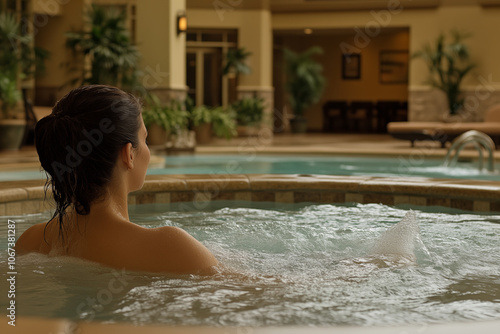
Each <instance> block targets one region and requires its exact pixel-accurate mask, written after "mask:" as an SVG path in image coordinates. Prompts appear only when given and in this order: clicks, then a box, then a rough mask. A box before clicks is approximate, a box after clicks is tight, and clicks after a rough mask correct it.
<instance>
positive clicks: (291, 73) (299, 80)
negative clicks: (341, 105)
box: [284, 47, 325, 133]
mask: <svg viewBox="0 0 500 334" xmlns="http://www.w3.org/2000/svg"><path fill="white" fill-rule="evenodd" d="M321 53H323V50H322V49H321V48H320V47H312V48H310V49H309V50H307V51H305V52H303V53H295V52H293V51H291V50H289V49H285V50H284V56H285V68H286V85H285V87H286V90H287V92H288V94H289V100H290V105H291V107H292V110H293V113H294V117H293V118H292V119H291V120H290V125H291V128H292V131H293V132H297V133H300V132H305V131H306V130H307V120H306V118H305V117H304V111H305V110H306V109H307V108H308V107H309V106H311V105H312V104H313V103H316V102H318V101H319V99H320V98H321V95H322V94H323V88H324V85H325V78H324V76H323V74H322V71H323V67H322V66H321V64H319V63H318V62H316V61H315V60H314V59H312V56H313V55H315V54H321Z"/></svg>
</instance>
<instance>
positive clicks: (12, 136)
mask: <svg viewBox="0 0 500 334" xmlns="http://www.w3.org/2000/svg"><path fill="white" fill-rule="evenodd" d="M25 129H26V121H25V120H24V119H3V120H0V150H18V149H19V148H20V147H21V144H22V143H23V138H24V131H25Z"/></svg>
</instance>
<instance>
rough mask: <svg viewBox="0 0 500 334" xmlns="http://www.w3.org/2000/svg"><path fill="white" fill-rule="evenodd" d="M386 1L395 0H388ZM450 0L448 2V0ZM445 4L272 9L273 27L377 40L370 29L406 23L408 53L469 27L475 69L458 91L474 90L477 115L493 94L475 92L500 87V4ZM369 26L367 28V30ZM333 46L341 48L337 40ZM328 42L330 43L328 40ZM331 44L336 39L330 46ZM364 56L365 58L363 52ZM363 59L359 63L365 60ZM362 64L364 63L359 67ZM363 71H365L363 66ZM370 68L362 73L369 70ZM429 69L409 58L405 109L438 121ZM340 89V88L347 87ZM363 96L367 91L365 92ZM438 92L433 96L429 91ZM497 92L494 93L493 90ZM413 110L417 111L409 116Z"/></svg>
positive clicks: (356, 44)
mask: <svg viewBox="0 0 500 334" xmlns="http://www.w3.org/2000/svg"><path fill="white" fill-rule="evenodd" d="M390 3H398V2H397V1H391V2H388V4H390ZM462 3H463V2H462ZM448 4H449V5H448ZM453 4H454V3H450V2H448V3H446V5H444V6H440V7H437V8H433V9H404V8H403V9H402V8H400V7H398V8H387V9H378V10H374V11H356V12H354V11H342V12H324V13H321V12H315V13H276V14H273V19H272V24H273V29H277V30H290V29H296V30H298V29H304V28H312V29H313V30H314V29H349V30H351V31H352V30H354V28H355V27H359V28H360V29H362V31H363V32H365V33H366V30H369V31H371V32H372V33H373V35H374V36H373V38H372V39H371V41H374V40H375V39H378V38H379V37H378V36H379V35H377V34H376V33H375V32H376V31H377V27H378V28H396V27H407V28H408V29H409V31H410V35H409V50H410V53H413V52H415V51H417V50H419V49H420V48H421V47H422V46H423V45H424V44H426V43H428V42H429V41H434V40H435V39H436V38H437V37H438V36H439V34H440V33H442V32H448V31H450V30H451V29H455V28H457V29H459V30H460V31H464V32H468V33H470V34H471V35H472V37H471V38H470V39H469V40H468V41H467V42H468V45H469V46H470V50H471V56H472V58H473V60H474V61H475V62H476V63H477V68H476V69H475V70H474V71H473V72H472V73H471V74H470V75H469V76H468V77H467V78H466V80H465V81H464V85H463V87H462V88H463V90H464V91H467V95H468V96H470V95H471V94H472V95H473V97H474V95H476V100H479V103H480V105H479V106H478V107H474V110H473V111H472V112H473V113H476V114H477V115H475V119H477V120H480V119H481V117H482V114H483V113H484V110H485V108H486V107H487V106H488V105H490V104H492V103H496V102H495V101H497V99H496V97H495V98H494V99H492V98H490V96H488V98H483V97H484V96H485V94H483V95H481V96H480V97H477V96H479V95H478V94H477V93H476V91H477V90H483V91H486V93H488V94H490V95H491V96H493V95H495V94H497V93H498V91H499V90H500V66H499V65H498V59H500V43H496V42H495V36H496V34H498V32H499V31H500V19H499V18H500V8H499V7H498V6H497V7H481V6H479V5H475V4H472V5H461V6H460V5H453ZM370 29H371V30H370ZM336 43H337V45H336V47H337V48H338V49H340V47H339V44H338V41H337V42H336ZM332 44H333V43H332ZM350 45H351V46H353V47H355V48H358V49H359V50H360V51H361V53H362V54H364V53H367V54H369V53H371V51H370V48H371V45H372V43H370V44H368V46H366V47H364V46H363V43H360V42H359V40H356V39H354V38H353V39H352V40H351V41H350ZM332 47H334V48H335V44H333V45H332ZM364 58H365V59H366V57H364ZM364 62H365V60H363V65H365V63H364ZM364 69H366V66H364ZM363 71H364V70H363ZM368 74H369V73H367V75H368ZM427 75H428V71H427V68H426V66H425V64H424V62H423V61H421V60H413V61H411V62H410V76H409V104H410V105H409V108H410V119H411V118H413V119H414V120H415V119H418V120H438V119H440V117H442V114H443V110H441V109H443V104H442V103H441V102H442V101H441V100H442V98H439V96H438V95H439V94H440V93H434V92H431V89H430V87H428V86H426V85H425V80H426V78H427ZM348 87H349V86H348V85H347V86H345V88H339V89H340V90H344V89H345V90H347V91H349V90H350V89H349V88H348ZM366 94H367V96H368V95H370V94H371V93H369V92H367V93H366ZM398 94H399V93H398ZM430 95H432V96H433V97H432V99H431V100H432V101H438V102H439V101H441V102H439V105H438V106H436V104H437V102H436V103H434V102H433V103H427V104H426V103H424V102H425V101H426V100H427V98H426V96H430ZM434 95H436V96H438V98H437V99H436V97H435V96H434ZM495 96H496V95H495ZM412 115H416V116H415V117H412ZM318 125H319V124H318V122H317V120H314V126H315V127H318Z"/></svg>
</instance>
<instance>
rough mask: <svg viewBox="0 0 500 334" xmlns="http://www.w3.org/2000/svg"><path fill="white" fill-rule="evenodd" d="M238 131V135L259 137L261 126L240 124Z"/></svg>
mask: <svg viewBox="0 0 500 334" xmlns="http://www.w3.org/2000/svg"><path fill="white" fill-rule="evenodd" d="M236 131H237V132H238V137H257V136H258V135H259V131H260V126H259V125H255V126H251V125H238V127H237V128H236Z"/></svg>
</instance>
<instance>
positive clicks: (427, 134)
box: [387, 104, 500, 148]
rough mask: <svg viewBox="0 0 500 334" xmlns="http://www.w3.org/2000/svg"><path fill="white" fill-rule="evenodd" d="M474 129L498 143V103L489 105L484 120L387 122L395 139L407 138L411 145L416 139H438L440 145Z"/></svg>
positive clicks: (499, 126)
mask: <svg viewBox="0 0 500 334" xmlns="http://www.w3.org/2000/svg"><path fill="white" fill-rule="evenodd" d="M469 130H476V131H481V132H484V133H485V134H487V135H488V136H490V137H491V139H493V141H494V142H495V146H496V147H497V148H498V146H499V145H500V104H495V105H493V106H491V107H490V108H489V109H488V110H487V111H486V113H485V116H484V122H454V123H447V122H390V123H389V124H387V132H388V133H389V134H390V135H391V136H392V137H394V138H396V139H404V140H409V141H410V142H411V146H412V147H413V146H414V145H415V141H417V140H433V141H439V142H440V143H441V147H444V146H445V145H446V142H448V141H453V139H455V138H456V137H458V136H460V135H461V134H462V133H464V132H466V131H469Z"/></svg>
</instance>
